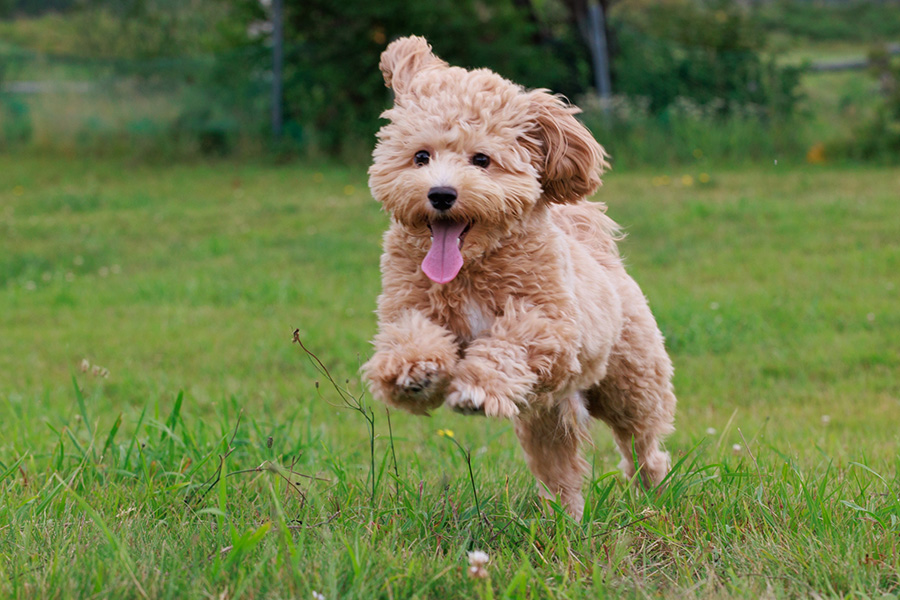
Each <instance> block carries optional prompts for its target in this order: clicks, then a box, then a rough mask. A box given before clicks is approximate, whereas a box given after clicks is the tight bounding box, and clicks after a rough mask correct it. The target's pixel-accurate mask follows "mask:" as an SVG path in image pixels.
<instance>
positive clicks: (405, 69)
mask: <svg viewBox="0 0 900 600" xmlns="http://www.w3.org/2000/svg"><path fill="white" fill-rule="evenodd" d="M446 66H447V63H445V62H444V61H443V60H441V59H440V58H438V57H437V56H435V55H434V54H432V52H431V46H430V45H428V41H427V40H426V39H425V38H423V37H418V36H415V35H413V36H409V37H404V38H400V39H398V40H394V41H393V42H391V43H390V44H389V45H388V47H387V48H386V49H385V51H384V52H382V53H381V62H380V63H379V65H378V67H379V68H380V69H381V72H382V73H383V74H384V84H385V85H386V86H388V87H389V88H393V90H394V92H395V93H397V94H398V95H399V94H403V93H404V92H406V90H407V89H408V87H409V82H410V81H411V80H412V78H413V76H415V74H416V73H418V72H419V71H421V70H423V69H426V68H428V67H446Z"/></svg>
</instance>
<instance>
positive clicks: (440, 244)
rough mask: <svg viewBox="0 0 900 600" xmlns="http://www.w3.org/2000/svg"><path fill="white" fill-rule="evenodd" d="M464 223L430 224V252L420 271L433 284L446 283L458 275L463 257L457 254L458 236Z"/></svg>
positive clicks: (442, 222) (464, 225) (438, 222)
mask: <svg viewBox="0 0 900 600" xmlns="http://www.w3.org/2000/svg"><path fill="white" fill-rule="evenodd" d="M465 228H466V224H465V223H456V222H453V221H434V222H433V223H432V224H431V235H432V240H431V250H429V251H428V254H427V255H426V256H425V260H423V261H422V270H423V271H425V274H426V275H428V279H430V280H432V281H434V282H435V283H447V282H448V281H450V280H451V279H453V278H454V277H456V274H457V273H459V270H460V269H461V268H462V265H463V257H462V254H460V252H459V242H458V241H457V240H458V239H459V236H461V235H462V232H463V230H464V229H465Z"/></svg>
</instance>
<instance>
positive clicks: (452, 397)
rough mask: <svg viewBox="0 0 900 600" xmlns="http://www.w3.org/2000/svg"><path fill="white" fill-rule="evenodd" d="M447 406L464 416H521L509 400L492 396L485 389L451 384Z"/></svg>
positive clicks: (504, 417)
mask: <svg viewBox="0 0 900 600" xmlns="http://www.w3.org/2000/svg"><path fill="white" fill-rule="evenodd" d="M447 406H449V407H450V408H451V409H452V410H455V411H456V412H459V413H462V414H464V415H484V416H486V417H500V418H501V419H511V418H513V417H515V416H517V415H518V414H519V407H518V406H517V405H516V403H515V402H513V401H512V400H510V399H509V398H504V397H503V396H498V395H496V394H490V393H488V392H487V391H485V390H484V388H481V387H478V386H472V385H467V384H464V383H463V384H460V383H455V382H454V383H451V384H450V392H449V393H448V394H447Z"/></svg>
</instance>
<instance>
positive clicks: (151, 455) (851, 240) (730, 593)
mask: <svg viewBox="0 0 900 600" xmlns="http://www.w3.org/2000/svg"><path fill="white" fill-rule="evenodd" d="M700 168H704V169H707V170H708V174H709V176H710V181H709V182H708V183H706V184H704V185H699V184H698V183H697V182H698V180H699V175H700V173H699V172H693V171H689V172H680V171H679V172H675V171H672V172H668V173H663V172H657V171H654V172H650V171H636V172H626V171H621V170H620V171H614V172H613V173H611V174H610V175H609V176H608V177H607V180H606V185H605V187H604V189H603V190H602V192H601V194H600V198H602V199H604V200H605V201H607V202H608V204H609V206H610V214H611V215H612V216H613V217H614V218H615V219H616V220H618V221H619V222H620V223H621V224H623V225H624V226H625V227H626V228H627V230H628V232H629V237H628V238H627V239H626V240H625V241H624V242H623V243H622V250H623V253H624V255H625V256H626V257H627V261H628V263H629V268H630V271H631V272H632V274H633V275H634V276H635V277H636V279H637V280H638V281H639V282H640V283H641V285H642V287H643V289H644V291H645V293H646V294H647V295H648V297H649V299H650V301H651V306H652V307H653V308H654V311H655V313H656V315H657V318H658V321H659V323H660V325H661V327H662V328H663V330H664V332H665V334H666V336H667V339H668V344H669V347H670V350H671V353H672V356H673V359H674V362H675V364H676V386H677V391H678V394H679V399H680V406H679V413H678V416H677V427H678V429H677V432H676V433H675V434H674V435H673V436H672V437H671V438H670V439H669V442H668V448H669V450H670V451H671V452H672V454H673V457H674V460H675V462H676V466H675V469H674V470H673V473H672V475H671V477H670V480H669V484H668V487H667V488H666V490H665V491H664V492H663V493H662V494H661V495H659V496H656V495H646V494H644V493H642V492H640V490H636V489H633V488H631V487H629V486H628V485H627V484H626V482H624V481H622V479H621V476H620V475H618V474H617V472H616V470H615V465H616V464H617V462H618V457H617V456H616V453H615V449H614V445H613V442H612V439H611V437H610V435H609V433H608V432H607V431H606V430H605V428H603V427H602V426H596V427H595V428H594V439H595V446H594V447H593V448H591V449H590V450H589V452H588V458H589V460H590V462H591V464H592V469H593V475H592V477H591V481H590V482H589V484H588V485H587V486H586V488H585V491H586V494H587V510H586V515H585V519H584V520H583V522H581V523H575V522H572V521H571V520H570V519H569V518H568V517H566V516H564V515H563V514H562V512H561V511H560V509H559V507H558V506H556V505H553V504H550V505H547V506H544V505H542V504H541V503H540V502H539V501H538V499H537V495H536V493H535V488H534V484H533V481H532V479H531V477H530V475H529V474H528V472H527V469H526V468H525V465H524V462H523V460H522V459H521V456H520V451H519V450H518V448H517V445H516V442H515V437H514V435H513V433H512V430H511V427H510V425H509V424H507V423H503V422H495V421H488V420H485V419H479V418H465V417H461V416H459V415H454V414H450V413H449V412H447V411H443V410H442V411H438V412H437V413H436V414H435V415H434V416H433V417H432V418H431V419H422V418H413V417H409V416H407V415H403V414H399V413H393V412H392V413H390V415H389V418H390V421H388V414H387V413H386V411H385V410H384V408H383V407H381V406H378V405H372V404H371V403H370V401H369V399H368V396H366V395H365V393H364V391H363V390H362V388H361V386H360V383H359V381H358V378H357V375H356V372H357V368H358V365H359V363H360V361H361V360H364V358H365V356H366V355H367V353H368V351H369V346H368V340H369V339H370V337H371V336H372V334H373V332H374V327H375V323H374V316H373V314H372V310H373V309H374V304H375V297H376V296H377V293H378V290H379V282H378V256H379V238H380V232H381V231H382V230H383V229H384V228H385V226H386V224H387V219H386V217H385V216H384V215H383V214H382V213H380V212H379V208H378V206H377V205H376V204H375V203H374V202H373V201H372V200H371V199H370V198H369V196H368V193H367V190H366V188H365V174H364V171H363V170H362V169H357V168H344V167H340V166H335V165H319V166H315V165H312V166H304V165H287V166H270V165H265V164H236V163H209V164H193V165H182V166H168V167H166V166H142V165H135V164H132V163H130V162H128V161H125V160H119V161H116V160H106V161H88V160H71V161H59V160H49V159H41V158H34V157H32V158H28V157H14V156H0V331H2V335H0V373H2V378H0V596H2V597H10V598H19V597H21V598H26V597H72V596H78V597H85V596H92V597H117V598H119V597H135V598H138V597H152V598H158V597H173V598H182V597H225V598H238V597H244V598H263V597H265V598H276V597H300V598H309V597H312V596H313V592H314V591H315V592H317V593H320V594H322V595H323V596H324V597H325V598H342V599H346V598H375V597H377V598H455V597H480V598H599V597H607V596H613V597H635V598H642V597H647V596H657V595H660V596H667V597H679V598H680V597H688V598H692V597H694V598H708V597H748V598H757V597H761V596H764V595H765V596H767V597H798V596H823V597H860V598H863V597H872V598H874V597H896V596H897V595H898V593H900V592H898V590H900V579H898V568H900V551H898V550H900V549H898V540H900V537H898V533H900V499H898V492H897V490H898V489H900V468H898V467H900V443H898V442H900V439H898V434H897V428H896V415H897V414H898V408H900V406H898V403H900V384H898V379H897V373H898V367H900V355H898V349H900V343H898V342H900V334H898V332H900V319H898V312H897V310H896V306H897V304H898V298H897V295H898V287H897V286H898V285H900V283H898V282H897V280H896V273H897V272H900V261H898V257H900V252H898V245H900V241H898V238H897V235H896V232H897V231H898V230H900V222H898V221H900V217H898V212H897V210H896V206H895V205H896V190H897V189H898V186H900V177H898V174H897V172H896V170H890V169H879V168H864V167H855V168H846V167H843V168H835V167H833V166H829V165H825V166H815V167H814V166H810V167H804V168H785V167H778V166H775V165H772V166H769V167H754V168H741V169H738V170H732V171H721V172H720V171H716V170H714V169H712V167H709V166H703V165H700V166H698V169H697V170H698V171H699V169H700ZM683 175H691V176H692V179H691V180H687V179H685V180H683V179H682V176H683ZM704 179H705V178H704ZM685 182H689V183H690V184H691V185H686V183H685ZM294 328H298V329H299V333H298V335H299V336H300V339H301V340H302V342H303V344H304V345H305V346H306V347H307V348H309V349H310V350H311V351H312V352H315V354H316V355H317V356H318V357H319V358H320V359H321V361H322V362H323V363H324V365H325V366H327V368H328V370H329V372H330V373H331V374H332V376H333V378H334V379H335V380H336V381H335V383H336V384H337V387H339V388H342V389H343V391H341V392H339V391H337V390H336V387H335V386H333V385H332V384H331V383H330V382H329V380H328V378H327V377H326V376H325V375H324V374H323V373H322V372H320V371H319V370H317V369H316V368H315V366H314V364H313V361H310V360H309V357H308V356H307V355H306V354H305V353H304V351H303V350H302V349H301V347H300V346H299V345H297V344H292V343H291V332H292V330H293V329H294ZM83 361H86V364H85V365H83ZM95 366H96V367H97V368H96V369H94V367H95ZM83 368H85V370H83ZM104 369H105V370H108V375H107V376H105V377H104V374H105V371H104ZM348 404H349V405H351V406H356V408H352V407H350V408H348ZM370 420H371V425H370ZM370 427H371V428H370ZM439 430H440V433H441V434H442V435H439V434H438V432H439ZM448 432H450V433H448ZM474 549H481V550H484V551H486V552H487V553H488V554H489V556H490V559H491V562H490V563H489V564H488V566H487V574H488V578H487V579H471V578H469V577H468V576H467V575H466V570H467V567H468V564H467V559H466V553H467V552H468V551H471V550H474Z"/></svg>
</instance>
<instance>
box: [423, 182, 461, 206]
mask: <svg viewBox="0 0 900 600" xmlns="http://www.w3.org/2000/svg"><path fill="white" fill-rule="evenodd" d="M428 200H430V201H431V205H432V206H433V207H434V208H436V209H437V210H447V209H448V208H450V207H451V206H453V203H454V202H456V190H455V189H453V188H452V187H433V188H431V189H430V190H428Z"/></svg>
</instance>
